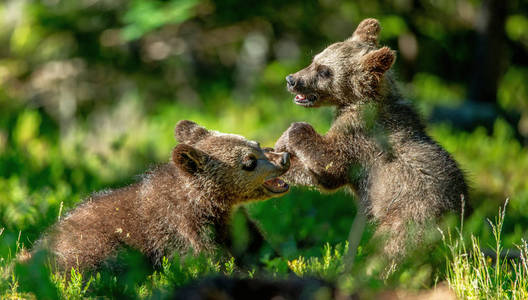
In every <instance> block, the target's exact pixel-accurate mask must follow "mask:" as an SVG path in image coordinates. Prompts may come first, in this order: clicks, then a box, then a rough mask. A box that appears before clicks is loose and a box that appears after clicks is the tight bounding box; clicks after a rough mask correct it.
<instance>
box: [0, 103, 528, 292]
mask: <svg viewBox="0 0 528 300" xmlns="http://www.w3.org/2000/svg"><path fill="white" fill-rule="evenodd" d="M215 103H216V102H212V105H211V106H210V107H203V108H202V109H200V110H198V109H196V108H189V107H186V106H184V105H178V104H171V105H162V106H158V107H156V108H155V109H153V110H152V111H145V110H144V107H143V105H144V104H141V103H140V102H135V101H133V100H126V101H123V103H120V104H118V105H116V107H115V109H109V110H108V111H103V112H101V115H100V116H99V118H101V119H100V120H102V121H101V122H99V125H98V126H96V125H95V124H94V123H93V122H88V121H86V122H79V125H78V126H77V127H76V128H75V129H72V131H71V132H70V133H69V135H67V136H60V135H59V134H58V130H57V128H56V127H54V126H56V124H54V123H53V122H52V121H50V120H49V119H48V118H47V117H46V116H45V114H43V113H41V112H39V111H38V110H31V109H26V108H21V110H20V111H16V112H13V114H11V115H10V116H8V117H7V119H6V120H4V123H3V124H4V125H2V126H5V127H6V128H8V129H9V132H11V134H9V135H8V136H7V143H5V145H4V146H3V148H2V147H0V165H1V166H2V168H0V298H2V299H3V298H7V299H9V298H13V299H18V298H21V297H22V298H31V295H32V294H35V293H36V294H39V296H42V294H45V293H46V292H45V291H46V290H49V293H50V294H49V295H52V296H53V297H55V296H57V297H61V298H64V299H78V298H90V297H92V298H93V297H96V296H103V295H104V296H108V297H112V296H113V297H119V296H123V295H124V296H127V297H138V298H143V299H144V298H149V297H158V296H160V295H161V296H163V295H167V294H168V293H169V292H170V291H171V290H172V289H173V288H174V287H177V286H182V285H184V284H186V283H189V282H191V281H193V280H195V279H198V278H202V277H204V276H209V275H214V274H224V275H228V276H239V277H240V276H242V277H249V278H259V277H277V278H286V277H288V276H292V275H296V276H316V277H321V278H324V279H326V280H329V281H331V282H333V283H335V284H337V285H338V286H340V287H341V288H343V289H344V290H347V291H351V292H355V291H360V292H361V293H366V294H367V295H370V296H372V297H375V295H376V293H378V292H380V291H383V290H386V289H404V290H418V289H430V288H431V287H433V286H435V284H437V283H439V282H442V281H447V282H449V284H450V286H451V287H452V288H453V289H454V290H455V291H456V292H457V294H458V295H459V296H460V297H462V298H471V297H474V298H479V297H481V296H483V295H486V294H491V295H494V296H493V297H496V296H509V297H510V298H513V297H518V298H519V297H521V296H523V294H521V293H522V292H523V291H525V290H526V287H527V286H526V282H527V279H526V278H527V274H526V266H525V261H526V243H525V242H523V240H526V238H527V237H528V236H527V231H526V228H525V226H524V224H526V223H527V222H526V220H527V218H528V213H527V212H528V192H527V191H528V186H527V183H526V180H525V176H524V175H525V174H524V172H523V171H522V170H526V169H528V160H527V159H526V158H527V157H528V150H527V149H526V148H524V147H522V146H521V145H520V144H519V142H518V141H516V140H515V139H514V138H513V135H512V131H511V128H509V126H508V125H507V124H506V123H505V122H503V121H501V120H498V121H497V122H496V124H495V128H494V130H493V132H492V133H491V134H488V133H486V132H485V130H483V129H477V130H475V131H474V132H461V131H457V130H455V129H453V128H451V127H449V126H447V125H434V126H432V127H431V128H430V133H431V134H432V135H433V136H434V137H435V139H437V140H438V141H439V142H440V143H441V144H442V145H444V146H445V147H446V148H447V149H448V150H449V151H450V152H451V153H452V154H453V155H454V157H455V158H456V159H457V161H459V162H460V164H461V166H462V167H463V168H464V169H465V170H467V172H468V178H469V181H470V183H471V185H472V187H473V189H472V192H471V197H470V198H471V200H472V201H471V204H472V206H473V208H474V213H473V215H472V217H471V218H469V219H468V220H465V221H464V228H463V230H462V229H459V230H458V231H457V230H456V228H457V227H456V224H457V223H456V221H457V220H456V218H448V219H447V220H446V222H445V223H446V224H447V225H443V226H442V228H444V231H443V232H449V231H448V230H447V229H445V228H451V229H452V230H451V231H452V232H457V234H455V235H449V234H445V235H446V238H445V240H444V242H445V245H444V243H443V242H442V239H441V235H440V233H439V232H435V233H432V234H431V237H430V240H431V245H432V246H430V247H429V248H427V249H425V250H419V251H417V252H418V253H411V255H410V257H409V259H408V260H406V261H404V262H402V265H401V267H400V269H399V270H398V271H397V272H395V273H394V274H393V275H392V276H391V277H390V278H388V279H387V280H383V279H381V274H382V273H383V270H384V261H383V259H381V258H380V256H379V255H377V254H376V249H375V247H374V246H373V245H371V244H370V243H369V240H370V237H371V236H372V233H373V230H374V229H375V226H372V225H369V226H367V228H366V232H365V234H364V235H363V238H362V240H361V243H360V248H359V249H358V255H357V257H356V261H355V264H354V270H353V271H352V273H350V274H345V275H343V274H342V272H343V270H344V266H343V263H342V261H343V255H344V253H345V252H346V250H345V249H346V239H347V237H348V233H349V230H350V226H351V224H352V221H353V217H354V216H355V214H356V205H355V199H354V197H353V196H352V195H349V194H347V193H345V192H343V191H340V192H338V193H334V194H331V195H328V194H321V193H319V192H318V191H315V190H310V189H304V188H293V189H292V191H291V192H290V193H289V194H287V195H286V196H284V197H281V198H279V199H271V200H269V201H265V202H259V203H252V204H249V205H247V208H248V211H249V213H250V215H251V217H252V218H253V219H254V220H256V221H258V223H259V225H260V227H261V228H262V230H263V232H264V233H265V235H266V237H267V239H268V241H269V242H270V244H271V246H272V247H273V248H274V250H276V251H277V252H278V253H280V257H278V258H277V257H275V258H273V257H271V256H269V254H267V253H269V251H263V252H262V253H259V254H258V257H257V259H256V261H255V263H254V264H253V265H250V266H249V267H248V266H246V267H244V268H240V267H239V262H237V261H234V262H233V261H230V260H229V258H226V257H222V256H211V257H206V256H198V257H192V256H191V257H185V258H176V259H173V260H170V261H166V262H165V263H164V264H163V268H162V269H160V270H155V271H154V270H151V269H150V268H149V267H148V266H145V264H144V263H142V262H141V260H138V261H137V262H135V261H134V260H132V261H131V263H130V271H134V272H131V275H130V276H129V277H127V278H122V276H115V274H107V273H101V274H99V275H97V274H91V275H90V274H83V275H82V276H81V274H77V273H74V274H71V278H72V281H73V282H72V283H70V284H66V282H65V280H66V279H65V277H64V276H61V275H60V274H49V273H47V272H45V271H42V270H43V268H42V267H43V265H44V264H40V265H39V264H35V265H34V266H33V268H34V269H31V268H30V269H28V270H26V271H27V272H26V274H27V275H24V272H23V271H24V270H19V271H20V272H16V273H13V272H12V271H11V268H12V265H13V257H14V256H15V254H16V253H17V251H19V249H20V248H21V247H22V246H24V247H26V248H30V247H31V245H32V244H33V243H34V241H36V240H37V239H38V238H39V237H40V236H41V235H42V234H43V232H45V230H46V228H48V227H49V226H51V225H52V224H53V223H55V222H56V221H57V220H58V219H59V216H60V215H64V213H66V212H67V211H68V210H70V209H72V208H73V207H74V206H75V205H76V204H77V203H78V202H79V201H81V199H82V198H84V197H85V196H86V195H88V194H89V193H91V192H92V191H95V190H100V189H103V188H108V187H119V186H123V185H126V184H129V183H131V182H133V180H134V179H133V178H134V177H133V176H134V175H135V174H140V173H142V172H144V171H145V170H146V169H147V168H148V167H149V165H150V164H152V163H154V162H164V161H167V160H168V153H170V150H171V148H172V147H173V146H174V145H175V140H174V137H173V135H172V132H173V126H174V125H175V123H176V122H177V121H178V120H180V119H191V120H194V121H196V122H198V123H199V124H202V125H204V126H206V127H208V128H213V129H217V130H220V131H224V132H232V133H238V134H242V135H245V136H247V137H248V138H251V139H254V140H258V141H260V142H261V143H262V145H264V146H272V145H273V141H274V140H275V139H276V138H277V137H278V136H279V135H280V134H281V132H282V131H283V130H284V129H285V128H287V126H288V124H289V123H291V122H293V121H300V120H304V121H308V122H310V123H312V124H314V126H315V128H316V129H317V130H318V131H319V132H324V131H325V130H326V129H327V128H328V126H329V124H330V120H331V118H332V112H331V111H330V110H326V109H323V110H306V109H302V108H300V107H292V106H291V103H290V102H289V101H286V99H284V101H276V100H274V99H271V98H270V97H269V96H266V95H263V96H262V97H261V98H259V99H258V100H256V99H254V100H252V102H251V103H239V102H236V101H234V100H229V99H227V100H225V101H224V102H223V103H222V107H221V109H219V107H218V106H217V104H215ZM122 111H125V112H126V114H124V113H123V112H122ZM277 111H280V112H281V116H280V118H279V119H278V120H277V118H276V116H274V113H273V112H277ZM119 128H127V130H122V131H120V130H118V129H119ZM96 141H97V142H96ZM505 197H509V198H510V199H511V200H510V204H509V206H508V215H507V216H508V217H507V218H504V217H501V218H500V222H501V223H500V224H501V225H500V227H497V225H495V226H496V227H495V233H497V232H501V235H500V237H499V239H498V240H499V241H500V246H501V248H502V249H516V250H517V251H520V252H521V253H523V256H521V257H522V259H523V260H521V261H519V262H516V264H515V265H512V264H511V263H507V262H505V261H503V260H501V261H500V264H496V263H493V264H489V263H488V261H487V258H485V257H483V256H482V255H483V254H482V253H481V252H479V251H480V250H479V249H482V248H486V249H488V248H490V247H491V248H496V243H495V242H496V240H497V239H496V236H495V235H494V231H493V228H490V227H489V224H488V223H487V222H486V221H485V220H486V219H487V218H491V219H493V216H494V215H496V213H497V212H496V208H497V207H499V206H501V201H500V199H504V198H505ZM502 213H503V211H501V212H500V213H499V215H500V216H502ZM233 221H234V222H233V223H234V224H235V227H236V228H238V229H236V230H234V231H233V232H235V233H236V234H237V236H238V237H241V238H243V237H244V236H245V235H247V229H245V226H246V224H245V223H244V221H243V219H241V218H240V215H239V214H235V215H234V219H233ZM459 232H461V234H458V233H459ZM246 238H247V236H246ZM490 245H492V246H490ZM237 247H239V251H240V252H242V253H243V252H244V251H245V248H244V247H245V244H244V242H241V243H239V244H238V246H237ZM504 251H505V250H504ZM423 253H427V254H428V255H423ZM132 257H134V256H133V255H132ZM484 263H485V264H484ZM497 270H498V271H497ZM497 272H498V273H497ZM129 273H130V272H129ZM497 274H498V275H497ZM90 276H92V277H90ZM486 276H488V277H486ZM28 281H29V282H30V283H35V282H38V283H39V284H29V285H28V284H27V282H28Z"/></svg>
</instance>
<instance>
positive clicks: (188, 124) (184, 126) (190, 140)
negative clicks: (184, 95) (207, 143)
mask: <svg viewBox="0 0 528 300" xmlns="http://www.w3.org/2000/svg"><path fill="white" fill-rule="evenodd" d="M208 135H209V131H207V129H205V128H203V127H202V126H200V125H198V124H196V123H194V122H192V121H188V120H182V121H180V122H178V124H176V128H175V129H174V136H175V137H176V140H178V142H180V143H185V144H189V145H194V144H196V143H197V142H198V141H200V140H201V139H203V138H205V137H206V136H208Z"/></svg>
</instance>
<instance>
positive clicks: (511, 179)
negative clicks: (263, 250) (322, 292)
mask: <svg viewBox="0 0 528 300" xmlns="http://www.w3.org/2000/svg"><path fill="white" fill-rule="evenodd" d="M481 5H482V3H481V1H478V0H463V1H455V0H448V1H430V0H418V1H410V0H398V1H378V0H359V1H335V0H320V1H277V0H270V1H261V2H259V3H258V4H255V3H252V2H251V1H234V0H230V1H210V0H167V1H161V0H155V1H147V0H130V1H128V0H79V1H66V0H43V1H36V0H26V1H18V0H7V1H3V2H1V3H0V259H1V260H0V266H2V269H1V270H2V271H5V270H6V269H5V268H7V265H8V262H9V261H11V260H12V258H13V257H14V255H15V253H16V251H17V249H18V248H19V247H20V246H21V245H22V244H23V245H24V246H25V247H31V245H32V244H33V243H34V242H35V241H36V240H37V239H38V238H39V236H41V235H42V234H43V233H44V232H45V230H46V228H48V227H49V226H51V225H52V224H53V223H55V222H56V221H57V220H58V218H59V217H60V215H61V214H62V215H64V214H65V213H66V212H67V211H68V210H70V209H71V208H73V207H74V206H75V205H77V204H78V203H79V202H80V201H82V198H84V197H85V196H87V195H89V194H90V193H91V192H93V191H97V190H101V189H106V188H114V187H120V186H123V185H126V184H129V183H131V182H133V181H134V180H135V177H134V176H135V175H136V174H140V173H142V172H144V171H145V170H147V169H148V168H149V167H150V166H151V165H152V164H156V163H163V162H166V161H167V160H168V157H169V153H170V150H171V148H172V147H173V146H174V145H175V144H176V142H175V140H174V137H173V129H174V125H175V124H176V122H177V121H178V120H181V119H190V120H194V121H196V122H197V123H199V124H201V125H204V126H206V127H208V128H210V129H215V130H219V131H223V132H231V133H237V134H242V135H244V136H246V137H248V138H250V139H254V140H258V141H260V142H261V143H262V145H265V146H273V144H274V141H275V140H276V139H277V138H278V137H279V136H280V134H281V133H282V131H283V130H285V129H286V128H287V127H288V125H289V124H290V123H291V122H294V121H307V122H309V123H311V124H313V125H314V127H315V128H316V129H317V130H318V131H319V132H325V131H326V130H327V129H328V127H329V126H330V123H331V120H332V114H333V112H332V110H331V109H329V108H322V109H317V110H306V109H304V108H301V107H297V106H294V105H293V104H292V103H291V95H289V94H288V93H287V92H286V91H285V89H284V77H285V76H286V75H287V74H289V73H291V72H294V71H296V70H298V69H300V68H301V67H303V66H305V65H307V64H308V63H309V62H310V60H311V58H312V56H313V55H314V54H315V53H317V52H318V51H320V50H321V49H323V48H324V47H325V46H326V45H328V44H330V43H332V42H334V41H337V40H343V39H345V38H347V37H348V36H349V35H350V34H351V33H352V31H353V29H354V28H355V25H356V24H357V23H358V22H359V21H360V20H361V19H363V18H365V17H377V18H378V19H379V20H380V21H381V24H382V27H383V30H382V33H381V44H383V45H388V46H390V47H391V48H393V49H396V50H397V51H398V52H397V53H398V59H397V62H396V65H395V67H394V69H395V73H396V75H397V78H398V79H399V81H400V86H401V89H402V91H403V93H404V95H406V96H407V97H408V98H409V99H410V100H412V101H413V102H414V103H415V104H416V106H417V107H418V108H419V109H420V111H422V112H423V113H424V115H425V117H426V118H427V117H428V116H429V115H430V114H432V113H433V111H434V109H435V108H436V107H438V106H449V107H452V108H455V109H456V108H457V107H459V106H460V105H463V104H464V103H465V100H466V95H468V94H469V93H468V89H469V84H470V82H471V79H472V78H473V76H474V74H473V73H472V69H473V66H474V63H475V62H474V61H473V58H474V56H475V52H476V50H477V46H476V45H477V41H478V34H477V32H478V28H477V27H478V22H479V21H478V20H479V19H478V18H479V12H480V9H481ZM527 10H528V4H527V3H525V2H523V1H509V8H508V12H507V16H506V21H505V28H504V35H505V37H506V44H505V47H506V48H507V51H506V56H505V58H504V66H503V69H504V71H503V74H504V75H503V76H501V79H500V82H499V89H498V91H497V99H498V103H497V104H498V106H499V107H500V108H501V109H503V110H505V111H507V112H513V113H514V114H516V115H517V116H518V118H517V121H516V123H514V124H512V123H511V122H506V121H505V120H503V119H497V120H496V121H495V122H494V124H495V125H494V127H493V128H492V129H491V130H486V129H484V128H477V129H476V130H472V131H470V132H465V131H462V130H460V129H457V127H456V126H455V125H452V124H451V125H450V124H448V123H442V124H432V126H430V133H431V135H432V136H434V137H435V138H436V139H437V140H438V141H439V142H440V143H441V144H442V145H444V146H445V147H446V148H447V149H448V150H449V151H450V152H451V153H452V154H453V156H454V157H455V158H456V159H457V160H458V161H459V162H460V165H461V166H462V168H463V169H465V170H466V172H467V174H468V179H469V181H470V183H471V186H472V192H471V200H470V204H471V205H472V206H473V208H474V214H473V217H471V218H470V219H469V220H467V222H466V224H465V226H466V229H467V230H468V231H469V232H473V233H474V234H475V235H477V236H479V238H480V240H481V242H482V244H483V245H486V244H487V243H488V242H489V241H491V240H492V237H491V236H490V233H489V230H488V229H489V228H488V226H487V224H486V223H485V221H484V220H485V217H489V216H491V215H494V214H495V213H496V210H497V207H498V206H499V205H500V203H501V202H502V201H504V199H505V198H507V197H509V198H510V206H509V210H510V211H509V212H508V216H509V217H508V218H507V219H506V220H505V223H504V234H503V237H504V243H505V246H506V247H513V245H514V244H515V243H519V241H520V240H521V238H525V239H526V238H527V237H528V229H527V224H528V214H527V212H528V209H527V208H528V184H527V181H526V171H525V170H527V169H528V159H527V158H528V150H527V148H526V147H525V145H524V144H523V143H524V141H525V140H526V136H528V104H527V103H528V102H527V99H528V89H527V88H526V82H527V80H528V71H527V70H528V57H527V55H526V52H527V50H528V25H527V24H528V21H527V20H528V19H527V17H526V11H527ZM477 63H478V62H477ZM516 131H518V132H519V133H520V134H521V135H523V136H524V138H525V140H522V139H519V137H518V136H517V135H516ZM248 209H249V212H250V214H251V216H252V217H253V218H254V219H255V220H257V221H258V223H260V225H261V227H262V229H263V231H264V233H265V235H266V237H267V238H268V240H269V242H270V244H271V245H272V247H273V248H274V249H275V250H276V251H278V252H279V253H280V255H281V257H280V258H272V257H268V256H265V255H264V256H263V257H262V258H261V262H262V264H263V265H264V267H261V266H255V269H253V270H245V272H246V271H247V273H249V274H253V275H251V276H254V274H257V275H258V274H260V272H271V273H274V272H275V273H280V274H284V273H287V272H289V271H290V270H291V271H293V272H295V273H298V274H301V273H302V274H305V273H306V274H324V272H325V271H324V270H328V269H324V267H321V266H324V265H325V263H324V262H325V259H331V260H332V261H334V262H335V261H339V257H341V256H340V254H339V253H340V252H339V251H342V249H343V248H342V247H344V246H343V245H344V241H345V240H346V237H347V235H348V231H349V229H350V225H351V224H352V220H353V216H354V215H355V212H356V207H355V201H354V198H353V196H352V195H350V194H347V193H345V192H344V191H341V192H338V193H336V194H331V195H327V194H321V193H319V192H318V191H314V190H309V189H304V188H294V189H292V191H291V192H290V193H289V194H288V195H286V196H284V197H282V198H280V199H273V200H270V201H267V202H262V203H253V204H249V205H248ZM237 220H238V221H237ZM240 220H241V219H240V218H239V219H237V218H235V222H234V223H235V224H240V225H237V226H242V227H243V226H245V222H244V221H243V220H242V221H240ZM372 230H373V227H372V226H370V227H368V228H367V233H366V234H365V235H364V236H363V241H362V244H361V247H362V248H361V249H362V250H361V251H360V253H359V256H358V260H361V261H364V265H363V267H364V268H363V267H360V269H361V270H371V271H370V272H371V273H369V274H370V275H365V274H366V273H367V271H365V273H364V274H362V275H364V276H357V277H355V278H354V279H353V280H352V281H350V282H348V283H344V284H345V285H348V286H351V287H352V286H354V287H356V288H357V287H362V286H369V287H371V288H381V287H383V286H384V285H385V284H387V283H386V282H382V281H380V280H378V279H375V278H376V277H375V276H374V275H372V272H374V273H376V272H381V269H382V267H380V266H379V265H377V264H379V262H377V261H375V260H370V259H369V257H370V255H369V253H368V246H367V242H368V240H369V238H370V236H371V233H372ZM235 232H242V233H243V232H246V233H247V231H244V230H239V231H236V230H235ZM241 237H242V238H244V234H241ZM328 243H329V244H330V245H339V244H341V245H342V246H339V247H337V248H336V250H331V249H330V246H327V244H328ZM243 244H244V241H242V242H240V245H239V246H238V247H239V248H240V249H243V247H244V246H243ZM325 247H326V248H325ZM329 249H330V250H329ZM337 249H339V250H337ZM329 251H330V252H329ZM333 251H337V252H333ZM438 251H440V249H435V250H434V251H431V255H429V256H424V255H418V256H417V258H416V259H415V260H414V261H410V262H408V263H406V264H405V265H404V266H405V267H404V268H402V270H401V271H400V272H399V273H397V274H395V276H394V278H393V279H392V281H391V283H392V284H394V285H396V286H400V287H405V288H419V287H424V286H431V285H432V284H433V283H434V281H435V280H436V279H435V278H440V280H442V279H443V278H445V277H443V273H442V272H444V270H443V267H442V266H443V263H441V262H442V258H443V257H444V256H443V255H442V254H441V253H439V252H438ZM300 257H303V258H302V259H301V258H300ZM310 257H312V258H310ZM314 257H315V258H314ZM325 257H326V258H325ZM328 257H331V258H328ZM208 259H209V258H189V259H188V260H182V261H181V264H180V261H179V260H178V259H176V260H173V261H170V262H169V261H167V262H166V263H165V264H164V269H163V270H162V271H156V272H155V273H152V274H151V275H149V276H148V277H147V279H145V276H144V274H143V275H141V274H140V275H141V276H140V275H138V277H137V278H136V277H134V278H133V279H131V280H132V281H134V280H138V281H139V282H137V285H135V284H136V283H133V284H132V285H135V286H134V287H133V291H132V292H131V291H130V287H123V286H126V285H127V284H128V283H122V282H119V281H118V280H117V279H115V280H114V279H108V278H106V277H105V278H106V279H105V278H102V277H99V278H97V277H94V279H93V281H92V282H91V283H90V289H89V290H85V289H84V287H85V286H84V284H87V283H86V280H84V281H83V279H82V278H79V277H78V276H77V275H75V276H74V275H72V279H73V280H74V282H75V284H71V285H69V286H66V285H65V284H64V282H63V281H62V280H63V279H64V278H62V279H61V278H60V277H46V278H48V279H49V278H51V279H49V280H51V281H49V282H43V284H52V285H53V286H55V287H57V289H58V290H53V293H59V294H60V295H61V296H62V297H65V298H72V297H73V298H75V297H81V295H85V294H86V293H92V294H90V295H94V294H98V292H97V291H99V292H100V294H105V293H108V294H107V295H121V294H122V292H123V291H124V292H123V293H124V294H123V295H130V294H129V293H132V294H136V295H142V296H148V295H151V293H153V290H154V291H155V290H156V289H157V288H160V287H162V289H163V288H168V287H170V286H172V285H177V286H180V285H182V284H184V283H187V282H189V281H190V280H191V279H194V278H197V277H199V276H202V275H206V274H213V273H214V274H216V273H226V272H227V273H232V272H233V268H234V267H233V266H232V262H229V261H227V262H226V261H222V260H219V261H218V262H217V261H213V260H208ZM295 261H296V263H295ZM307 262H309V263H308V265H306V263H307ZM288 263H289V264H290V266H289V265H288ZM292 264H293V265H292ZM292 266H293V267H292ZM334 267H335V268H336V269H337V268H339V266H338V265H332V268H334ZM138 268H140V267H138ZM140 269H141V268H140ZM372 270H377V271H372ZM234 272H235V273H236V272H237V271H236V268H235V271H234ZM1 273H2V272H0V296H1V295H4V294H5V295H8V294H9V295H11V296H13V295H16V294H17V292H18V291H19V290H18V287H17V285H16V284H15V283H16V282H17V281H16V280H12V279H10V280H6V279H4V278H3V276H2V274H1ZM330 273H331V274H330ZM330 273H329V274H330V275H332V274H335V272H334V271H332V272H330ZM360 273H361V272H360ZM37 275H38V276H40V275H42V274H41V273H35V276H37ZM43 276H44V275H43ZM79 276H80V275H79ZM108 276H110V277H111V276H112V275H108ZM138 278H139V279H138ZM48 279H46V280H48ZM85 279H86V278H85ZM328 279H331V280H333V279H335V277H332V276H329V278H328ZM354 280H355V281H354ZM21 283H22V282H21ZM36 288H38V287H36ZM127 288H128V290H127ZM3 290H5V291H6V292H5V293H4V292H3ZM57 291H58V292H57ZM154 293H155V292H154ZM13 297H14V296H13ZM50 297H51V296H50Z"/></svg>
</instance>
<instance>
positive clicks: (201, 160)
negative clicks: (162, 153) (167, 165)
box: [172, 144, 209, 175]
mask: <svg viewBox="0 0 528 300" xmlns="http://www.w3.org/2000/svg"><path fill="white" fill-rule="evenodd" d="M208 159H209V156H208V155H207V153H205V152H203V151H201V150H198V149H196V148H194V147H193V146H189V145H186V144H179V145H178V146H176V147H174V150H172V161H173V162H174V164H175V165H176V166H177V167H178V168H180V169H181V170H182V171H184V172H186V173H188V174H190V175H194V174H195V173H196V172H198V171H202V170H203V169H204V168H205V164H206V163H207V161H208Z"/></svg>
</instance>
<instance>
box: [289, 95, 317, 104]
mask: <svg viewBox="0 0 528 300" xmlns="http://www.w3.org/2000/svg"><path fill="white" fill-rule="evenodd" d="M315 100H317V96H316V95H314V94H310V95H304V94H297V95H295V98H294V99H293V101H294V102H295V104H297V105H301V106H312V105H313V104H314V103H315Z"/></svg>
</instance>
